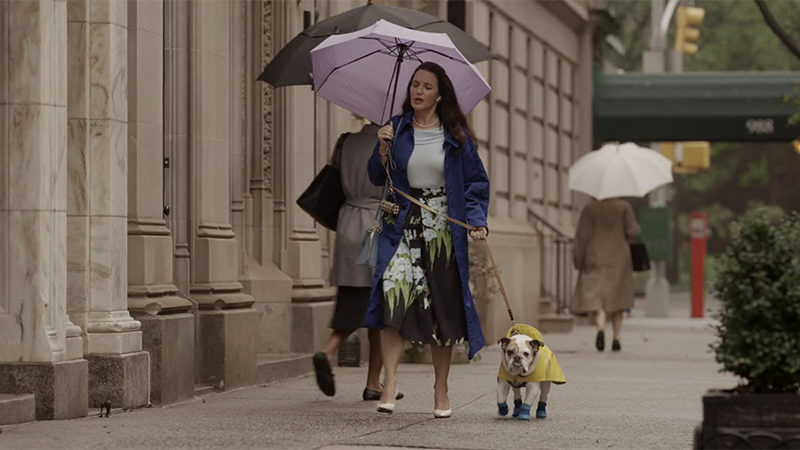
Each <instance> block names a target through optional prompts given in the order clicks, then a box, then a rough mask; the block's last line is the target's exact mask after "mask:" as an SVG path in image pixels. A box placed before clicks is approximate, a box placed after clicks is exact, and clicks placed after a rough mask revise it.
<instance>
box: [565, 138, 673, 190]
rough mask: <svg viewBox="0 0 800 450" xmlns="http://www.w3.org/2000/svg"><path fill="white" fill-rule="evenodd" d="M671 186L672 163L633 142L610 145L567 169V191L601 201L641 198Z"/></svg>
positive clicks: (586, 156)
mask: <svg viewBox="0 0 800 450" xmlns="http://www.w3.org/2000/svg"><path fill="white" fill-rule="evenodd" d="M669 183H672V161H671V160H670V159H669V158H667V157H666V156H664V155H662V154H661V153H659V152H656V151H653V150H651V149H649V148H642V147H639V146H638V145H636V144H634V143H632V142H626V143H624V144H619V143H613V144H606V145H604V146H602V147H601V148H600V149H599V150H596V151H593V152H591V153H589V154H588V155H585V156H583V157H582V158H581V159H579V160H577V161H575V163H574V164H573V165H572V167H570V169H569V188H570V189H572V190H573V191H579V192H583V193H585V194H589V195H591V196H592V197H594V198H596V199H598V200H603V199H606V198H613V197H644V196H645V195H647V194H648V193H649V192H650V191H652V190H653V189H655V188H657V187H659V186H663V185H665V184H669Z"/></svg>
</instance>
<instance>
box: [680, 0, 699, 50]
mask: <svg viewBox="0 0 800 450" xmlns="http://www.w3.org/2000/svg"><path fill="white" fill-rule="evenodd" d="M675 14H676V21H675V25H676V28H675V50H678V51H679V52H682V53H683V54H684V55H694V54H695V53H697V41H698V40H699V39H700V30H699V29H698V27H699V26H700V25H702V24H703V18H704V17H705V15H706V10H704V9H703V8H696V7H694V6H678V10H677V11H676V13H675Z"/></svg>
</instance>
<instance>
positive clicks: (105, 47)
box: [67, 0, 150, 408]
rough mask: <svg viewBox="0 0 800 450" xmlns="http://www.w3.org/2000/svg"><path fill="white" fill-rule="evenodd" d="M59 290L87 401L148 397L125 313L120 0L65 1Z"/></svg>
mask: <svg viewBox="0 0 800 450" xmlns="http://www.w3.org/2000/svg"><path fill="white" fill-rule="evenodd" d="M67 4H68V18H69V25H68V27H69V38H68V45H69V52H68V56H69V58H70V61H71V64H70V65H69V73H68V83H69V91H68V98H69V100H68V115H69V150H68V158H67V159H68V171H69V183H68V206H67V209H68V215H69V218H68V223H69V227H68V228H69V231H68V235H67V238H68V242H69V243H68V247H69V255H68V276H69V281H68V291H69V295H70V301H69V302H70V312H72V313H73V315H74V317H75V318H76V320H77V323H78V324H79V325H80V326H81V327H82V328H83V330H84V332H85V339H84V350H85V353H86V355H87V356H86V359H88V360H89V403H90V404H91V405H93V406H99V404H100V403H102V402H103V401H106V400H109V401H111V404H112V406H114V407H126V408H131V407H137V406H142V405H145V404H147V403H148V402H149V385H150V383H149V355H148V353H147V352H143V351H142V333H141V331H140V328H141V323H140V322H139V321H137V320H134V319H133V318H132V317H131V316H130V314H129V312H128V293H127V287H128V286H127V284H128V283H127V278H128V273H127V268H128V255H127V238H128V236H127V234H128V233H127V231H128V226H127V221H128V218H127V215H128V189H127V188H128V186H127V175H128V174H127V161H128V138H127V133H128V124H127V121H128V98H127V95H128V86H127V77H128V48H127V46H128V30H127V25H128V5H127V2H122V1H116V0H93V1H91V2H89V1H86V0H67Z"/></svg>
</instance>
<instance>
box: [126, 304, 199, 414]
mask: <svg viewBox="0 0 800 450" xmlns="http://www.w3.org/2000/svg"><path fill="white" fill-rule="evenodd" d="M134 317H135V318H136V320H138V321H139V322H141V323H142V349H143V350H145V351H147V352H150V401H151V402H153V403H154V404H158V405H168V404H171V403H176V402H179V401H181V400H186V399H190V398H192V397H194V367H195V345H194V339H195V334H194V316H193V315H192V314H189V313H182V314H166V315H163V316H154V315H149V314H141V315H139V314H136V315H135V316H134Z"/></svg>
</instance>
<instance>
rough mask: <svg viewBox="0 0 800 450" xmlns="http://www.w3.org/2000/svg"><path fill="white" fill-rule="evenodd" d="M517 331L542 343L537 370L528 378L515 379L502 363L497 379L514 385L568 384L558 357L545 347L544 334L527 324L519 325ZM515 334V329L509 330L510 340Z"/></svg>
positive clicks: (507, 335)
mask: <svg viewBox="0 0 800 450" xmlns="http://www.w3.org/2000/svg"><path fill="white" fill-rule="evenodd" d="M516 329H517V331H518V332H519V333H520V334H524V335H525V336H528V337H530V338H531V339H534V340H537V341H539V342H542V346H541V347H539V363H538V364H537V365H536V368H535V369H534V370H533V372H531V374H530V375H528V376H527V377H521V376H520V377H514V376H512V375H511V374H509V373H508V372H507V371H506V366H505V365H504V364H503V363H502V362H500V371H499V372H498V373H497V377H498V378H500V379H501V380H506V381H508V382H511V383H513V384H521V383H534V382H537V381H550V382H553V383H555V384H564V383H566V382H567V379H566V378H564V372H562V371H561V366H559V365H558V361H556V355H555V354H553V351H552V350H550V348H549V347H548V346H546V345H544V337H542V333H540V332H539V330H537V329H536V328H534V327H532V326H530V325H525V324H522V325H517V327H516ZM513 334H514V327H511V329H510V330H508V334H506V337H508V338H510V337H511V336H512V335H513ZM548 361H549V366H548Z"/></svg>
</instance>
